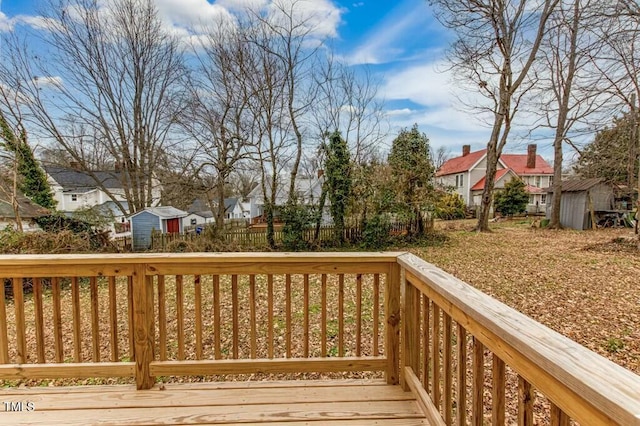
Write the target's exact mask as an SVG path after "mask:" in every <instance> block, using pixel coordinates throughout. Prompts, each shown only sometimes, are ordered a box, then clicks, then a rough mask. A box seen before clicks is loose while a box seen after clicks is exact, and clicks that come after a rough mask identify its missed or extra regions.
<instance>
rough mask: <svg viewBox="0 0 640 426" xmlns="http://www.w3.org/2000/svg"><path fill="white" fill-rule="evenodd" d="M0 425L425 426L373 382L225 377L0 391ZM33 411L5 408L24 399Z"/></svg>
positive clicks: (408, 404) (413, 408)
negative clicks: (145, 385) (140, 385)
mask: <svg viewBox="0 0 640 426" xmlns="http://www.w3.org/2000/svg"><path fill="white" fill-rule="evenodd" d="M0 400H1V401H2V402H3V404H2V405H0V411H4V412H2V413H1V414H0V425H27V424H29V425H87V424H95V425H168V424H175V425H179V424H184V425H204V424H243V425H251V424H255V425H258V424H261V425H264V424H270V425H284V424H286V425H288V426H296V425H301V424H310V423H311V424H317V425H321V424H329V425H342V424H344V425H349V426H360V425H389V426H413V425H426V424H427V423H426V421H425V418H424V414H423V413H422V411H421V410H420V408H419V406H418V404H417V403H416V400H415V397H414V396H413V394H412V393H410V392H403V391H402V389H401V388H400V387H399V386H388V385H385V384H384V383H383V382H377V381H353V380H350V381H340V380H333V381H289V382H225V383H197V384H166V385H156V386H155V387H154V388H153V389H150V390H147V391H136V390H135V388H133V387H132V386H129V385H117V386H109V387H105V386H95V387H91V386H85V387H69V388H24V389H8V390H2V391H0ZM27 401H29V402H30V403H32V404H33V407H34V410H33V411H21V412H16V411H7V410H6V408H7V404H11V403H13V405H14V406H15V403H17V402H23V403H25V402H27Z"/></svg>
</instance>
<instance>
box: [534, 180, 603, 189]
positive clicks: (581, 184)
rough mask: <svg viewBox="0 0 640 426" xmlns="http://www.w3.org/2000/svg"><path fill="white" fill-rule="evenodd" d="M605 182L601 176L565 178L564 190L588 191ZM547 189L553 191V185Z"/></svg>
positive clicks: (563, 182)
mask: <svg viewBox="0 0 640 426" xmlns="http://www.w3.org/2000/svg"><path fill="white" fill-rule="evenodd" d="M603 182H604V179H601V178H590V179H570V180H563V181H562V192H580V191H588V190H589V189H591V188H593V187H594V186H596V185H598V184H600V183H603ZM546 190H547V192H553V187H549V188H547V189H546Z"/></svg>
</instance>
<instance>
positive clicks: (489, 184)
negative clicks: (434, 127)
mask: <svg viewBox="0 0 640 426" xmlns="http://www.w3.org/2000/svg"><path fill="white" fill-rule="evenodd" d="M498 126H500V127H502V123H500V124H499V125H498V124H496V125H494V133H496V134H495V138H496V143H492V142H489V144H488V145H487V171H486V173H485V180H484V188H483V190H482V200H481V202H480V211H479V212H478V223H477V225H476V231H479V232H489V215H490V210H491V204H492V196H493V187H494V180H495V178H496V171H497V168H498V153H497V147H496V145H497V137H498V134H497V132H499V131H500V127H498ZM491 137H492V139H493V138H494V135H492V136H491Z"/></svg>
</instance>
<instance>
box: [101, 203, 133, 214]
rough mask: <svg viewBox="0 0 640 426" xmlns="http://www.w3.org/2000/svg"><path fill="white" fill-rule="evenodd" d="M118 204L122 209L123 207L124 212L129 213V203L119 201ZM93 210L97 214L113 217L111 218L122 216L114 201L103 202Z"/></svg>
mask: <svg viewBox="0 0 640 426" xmlns="http://www.w3.org/2000/svg"><path fill="white" fill-rule="evenodd" d="M120 204H122V207H124V209H125V210H126V211H129V203H128V202H126V201H121V202H120ZM93 208H94V209H96V210H97V211H98V212H100V213H102V214H106V215H109V214H111V215H113V216H122V210H120V207H118V205H117V204H116V203H115V201H105V202H104V203H102V204H98V205H97V206H94V207H93Z"/></svg>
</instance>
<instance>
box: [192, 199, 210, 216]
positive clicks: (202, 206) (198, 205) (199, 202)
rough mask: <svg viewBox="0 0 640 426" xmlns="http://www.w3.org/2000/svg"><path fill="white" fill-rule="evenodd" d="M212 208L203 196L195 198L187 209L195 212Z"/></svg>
mask: <svg viewBox="0 0 640 426" xmlns="http://www.w3.org/2000/svg"><path fill="white" fill-rule="evenodd" d="M210 209H211V207H210V206H209V204H208V203H207V201H206V200H204V199H202V198H196V199H195V200H193V202H192V203H191V205H190V206H189V207H188V208H187V211H188V212H189V213H195V212H203V211H208V210H210Z"/></svg>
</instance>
